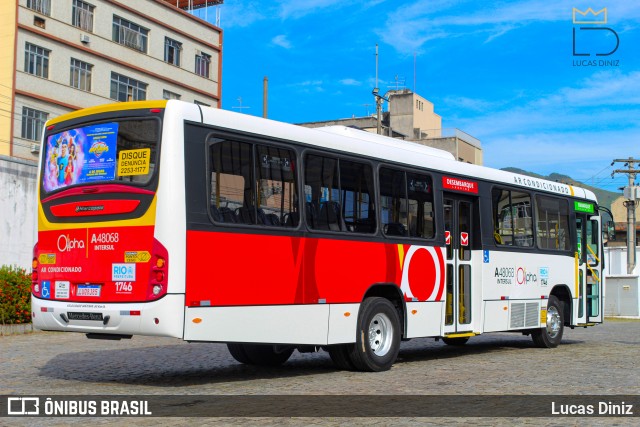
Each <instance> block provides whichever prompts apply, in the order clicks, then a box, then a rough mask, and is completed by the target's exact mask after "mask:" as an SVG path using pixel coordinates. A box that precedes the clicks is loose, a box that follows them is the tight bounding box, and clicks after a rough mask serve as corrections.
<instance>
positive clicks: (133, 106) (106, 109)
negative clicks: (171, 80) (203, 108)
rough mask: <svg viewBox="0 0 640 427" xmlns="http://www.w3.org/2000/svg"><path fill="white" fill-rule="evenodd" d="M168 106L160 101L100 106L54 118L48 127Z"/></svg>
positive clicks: (165, 102) (163, 101)
mask: <svg viewBox="0 0 640 427" xmlns="http://www.w3.org/2000/svg"><path fill="white" fill-rule="evenodd" d="M166 106H167V100H166V99H165V100H158V101H133V102H118V103H115V104H106V105H98V106H96V107H89V108H83V109H82V110H77V111H73V112H71V113H68V114H63V115H62V116H58V117H56V118H53V119H51V120H49V121H48V122H47V124H46V125H47V126H51V125H55V124H58V123H60V122H64V121H66V120H71V119H77V118H80V117H84V116H90V115H92V114H100V113H110V112H112V111H123V110H144V109H151V108H165V107H166Z"/></svg>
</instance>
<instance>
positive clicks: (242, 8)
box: [220, 1, 268, 29]
mask: <svg viewBox="0 0 640 427" xmlns="http://www.w3.org/2000/svg"><path fill="white" fill-rule="evenodd" d="M261 11H262V12H267V11H266V10H265V8H264V6H262V3H258V2H253V1H248V2H243V1H234V2H228V3H225V4H224V5H223V6H222V7H221V9H220V25H221V26H222V28H224V29H229V28H234V27H240V28H245V27H249V26H251V25H253V24H254V23H256V22H258V21H261V20H263V19H266V18H267V16H268V15H265V14H263V13H262V12H261Z"/></svg>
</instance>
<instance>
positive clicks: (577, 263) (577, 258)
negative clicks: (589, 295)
mask: <svg viewBox="0 0 640 427" xmlns="http://www.w3.org/2000/svg"><path fill="white" fill-rule="evenodd" d="M575 267H576V294H575V296H576V297H577V296H578V282H579V281H580V274H579V268H580V255H579V254H578V252H576V256H575Z"/></svg>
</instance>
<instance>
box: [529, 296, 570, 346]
mask: <svg viewBox="0 0 640 427" xmlns="http://www.w3.org/2000/svg"><path fill="white" fill-rule="evenodd" d="M563 332H564V315H563V312H562V304H560V301H559V300H558V298H556V297H555V296H553V295H551V296H550V297H549V303H548V304H547V325H546V326H545V327H543V328H540V329H535V330H533V331H532V332H531V338H532V339H533V343H534V344H535V346H536V347H540V348H555V347H557V346H558V344H560V341H562V334H563Z"/></svg>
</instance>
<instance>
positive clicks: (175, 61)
mask: <svg viewBox="0 0 640 427" xmlns="http://www.w3.org/2000/svg"><path fill="white" fill-rule="evenodd" d="M180 51H182V43H180V42H178V41H175V40H173V39H170V38H169V37H165V38H164V60H165V62H168V63H169V64H172V65H175V66H177V67H179V66H180Z"/></svg>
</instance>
